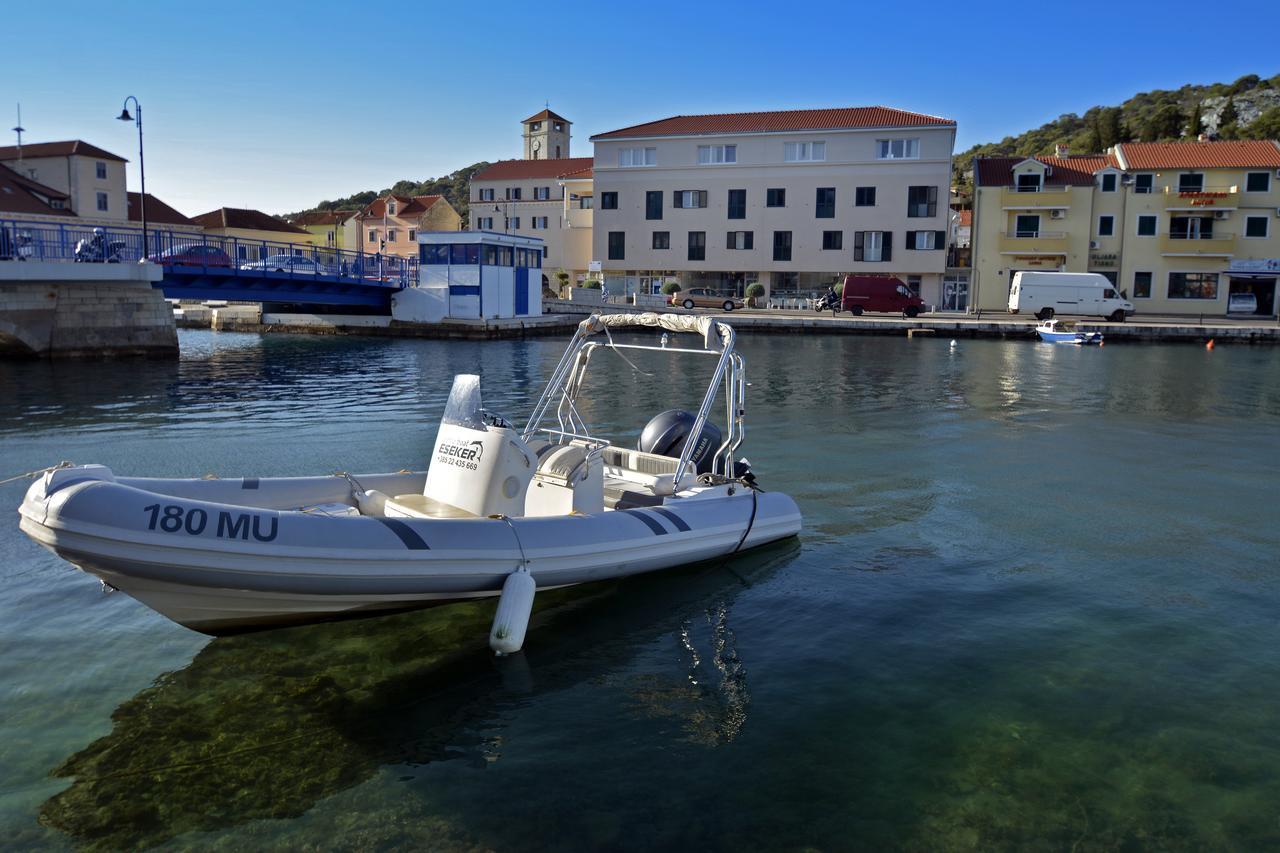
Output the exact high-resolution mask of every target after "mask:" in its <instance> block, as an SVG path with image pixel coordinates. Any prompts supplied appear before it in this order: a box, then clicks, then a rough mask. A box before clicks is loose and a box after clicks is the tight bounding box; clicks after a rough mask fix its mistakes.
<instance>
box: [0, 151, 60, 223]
mask: <svg viewBox="0 0 1280 853" xmlns="http://www.w3.org/2000/svg"><path fill="white" fill-rule="evenodd" d="M23 147H24V148H25V147H26V146H25V145H24V146H23ZM52 199H60V200H61V201H62V202H63V203H64V204H65V205H66V207H63V208H57V207H54V206H53V205H52V204H50V203H49V202H50V201H51V200H52ZM0 212H3V213H42V214H46V215H49V216H75V212H74V211H72V210H71V202H70V196H68V195H67V194H66V193H64V192H59V191H58V190H55V189H53V188H52V187H46V186H45V185H44V184H40V183H37V182H35V181H33V180H31V179H30V178H27V177H24V176H23V175H19V174H18V173H17V172H15V171H13V170H12V169H10V168H9V167H8V166H0Z"/></svg>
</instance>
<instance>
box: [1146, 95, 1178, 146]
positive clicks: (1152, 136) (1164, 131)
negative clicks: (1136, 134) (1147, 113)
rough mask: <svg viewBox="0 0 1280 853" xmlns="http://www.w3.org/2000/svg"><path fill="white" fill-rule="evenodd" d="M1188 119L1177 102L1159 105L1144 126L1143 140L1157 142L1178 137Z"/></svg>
mask: <svg viewBox="0 0 1280 853" xmlns="http://www.w3.org/2000/svg"><path fill="white" fill-rule="evenodd" d="M1185 122H1186V119H1185V118H1184V117H1183V115H1182V110H1180V109H1178V105H1177V104H1164V105H1163V106H1161V107H1159V108H1158V109H1157V110H1156V111H1155V112H1154V113H1152V114H1151V118H1149V119H1148V120H1147V123H1146V125H1145V126H1144V127H1143V128H1142V141H1143V142H1156V141H1157V140H1161V139H1177V138H1178V137H1179V136H1181V135H1182V128H1183V125H1184V123H1185Z"/></svg>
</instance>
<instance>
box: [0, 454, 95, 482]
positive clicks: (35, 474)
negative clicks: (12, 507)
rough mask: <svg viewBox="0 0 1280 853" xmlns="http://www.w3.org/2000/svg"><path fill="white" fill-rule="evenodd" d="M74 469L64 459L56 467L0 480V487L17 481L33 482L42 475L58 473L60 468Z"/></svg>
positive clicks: (74, 465)
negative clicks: (52, 472)
mask: <svg viewBox="0 0 1280 853" xmlns="http://www.w3.org/2000/svg"><path fill="white" fill-rule="evenodd" d="M74 467H76V463H74V462H68V461H66V460H65V459H64V460H63V461H61V462H59V463H58V464H57V465H50V466H49V467H48V468H41V469H40V470H38V471H28V472H27V473H25V474H18V475H16V476H13V477H7V478H5V479H3V480H0V486H7V485H8V484H10V483H16V482H18V481H19V480H34V479H35V478H36V477H39V476H41V475H42V474H48V473H49V472H50V471H58V470H60V469H62V468H74Z"/></svg>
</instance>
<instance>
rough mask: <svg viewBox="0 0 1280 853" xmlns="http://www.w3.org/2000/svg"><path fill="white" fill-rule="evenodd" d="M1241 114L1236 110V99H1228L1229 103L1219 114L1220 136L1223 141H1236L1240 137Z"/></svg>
mask: <svg viewBox="0 0 1280 853" xmlns="http://www.w3.org/2000/svg"><path fill="white" fill-rule="evenodd" d="M1239 124H1240V113H1239V112H1237V110H1236V102H1235V99H1234V98H1227V103H1226V104H1225V105H1224V106H1223V107H1222V112H1220V113H1218V136H1220V137H1222V138H1223V139H1235V138H1236V137H1237V136H1238V135H1239V130H1240V128H1239Z"/></svg>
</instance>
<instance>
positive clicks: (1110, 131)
mask: <svg viewBox="0 0 1280 853" xmlns="http://www.w3.org/2000/svg"><path fill="white" fill-rule="evenodd" d="M1123 137H1124V122H1123V121H1121V118H1120V108H1119V107H1108V108H1107V109H1105V110H1103V111H1102V113H1101V115H1099V116H1098V140H1099V146H1098V148H1097V149H1096V150H1098V151H1104V150H1106V149H1107V148H1110V147H1111V146H1113V145H1115V144H1116V143H1117V142H1124V141H1125V140H1124V138H1123Z"/></svg>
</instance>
